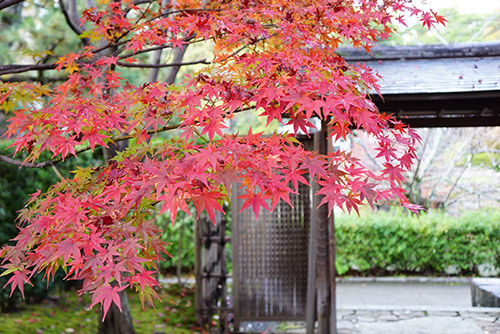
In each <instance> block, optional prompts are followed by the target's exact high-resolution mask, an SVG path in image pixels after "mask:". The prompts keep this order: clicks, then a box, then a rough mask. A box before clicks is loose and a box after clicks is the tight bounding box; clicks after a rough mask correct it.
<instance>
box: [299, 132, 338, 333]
mask: <svg viewBox="0 0 500 334" xmlns="http://www.w3.org/2000/svg"><path fill="white" fill-rule="evenodd" d="M327 137H328V132H327V125H326V122H322V126H321V131H320V132H319V133H317V134H315V135H314V151H316V152H318V153H320V154H327V153H328V144H327ZM312 182H313V183H312V191H313V196H314V198H313V210H312V215H311V232H310V246H309V282H308V284H309V285H308V296H307V303H308V306H307V315H306V320H307V329H306V330H307V333H308V334H311V333H313V329H314V327H313V326H314V310H316V314H317V318H318V333H319V334H336V333H337V327H336V312H335V234H334V233H335V230H334V225H333V216H331V217H328V207H327V206H326V205H322V206H321V207H319V208H318V205H319V203H320V202H321V199H322V196H315V194H316V193H317V191H318V190H319V185H318V184H317V182H316V181H315V180H313V181H312ZM314 294H316V307H314V306H313V305H314Z"/></svg>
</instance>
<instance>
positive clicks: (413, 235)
mask: <svg viewBox="0 0 500 334" xmlns="http://www.w3.org/2000/svg"><path fill="white" fill-rule="evenodd" d="M335 231H336V247H337V254H336V267H337V272H338V274H339V275H343V274H346V273H348V272H354V273H358V274H363V275H370V274H387V273H390V272H392V273H403V274H435V275H442V274H445V271H446V268H449V267H450V266H452V267H454V268H455V269H456V270H458V274H475V273H477V266H478V265H479V264H483V263H489V264H492V265H494V266H496V267H497V268H499V267H500V265H499V260H500V249H499V246H500V245H499V241H500V211H498V210H490V211H481V212H471V213H468V214H465V215H462V216H461V217H458V218H455V217H449V216H446V215H445V214H443V213H435V212H434V213H430V214H426V213H424V214H422V215H420V218H417V217H416V216H414V215H406V214H403V213H401V212H392V213H386V212H380V211H379V212H374V213H371V214H364V215H362V216H361V217H354V216H347V215H339V216H337V217H336V219H335Z"/></svg>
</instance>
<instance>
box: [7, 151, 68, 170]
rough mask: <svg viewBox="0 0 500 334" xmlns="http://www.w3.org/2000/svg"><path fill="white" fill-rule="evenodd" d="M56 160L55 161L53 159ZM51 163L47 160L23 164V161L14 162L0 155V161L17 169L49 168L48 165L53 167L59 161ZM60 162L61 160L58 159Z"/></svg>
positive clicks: (14, 160)
mask: <svg viewBox="0 0 500 334" xmlns="http://www.w3.org/2000/svg"><path fill="white" fill-rule="evenodd" d="M55 160H57V159H55ZM55 160H54V161H53V160H47V161H42V162H36V163H35V162H24V161H21V160H16V159H12V158H9V157H8V156H6V155H1V154H0V161H3V162H5V163H8V164H11V165H14V166H19V167H27V168H43V167H47V166H50V165H53V164H55V163H57V162H59V161H55ZM60 160H62V159H60Z"/></svg>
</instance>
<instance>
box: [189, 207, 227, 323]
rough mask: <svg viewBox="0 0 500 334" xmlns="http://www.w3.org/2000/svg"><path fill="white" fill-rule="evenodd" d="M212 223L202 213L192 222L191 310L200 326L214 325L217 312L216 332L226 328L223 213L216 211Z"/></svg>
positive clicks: (225, 237) (225, 242) (224, 224)
mask: <svg viewBox="0 0 500 334" xmlns="http://www.w3.org/2000/svg"><path fill="white" fill-rule="evenodd" d="M215 218H216V219H215V220H216V223H215V224H213V223H212V222H211V221H210V219H208V217H207V216H206V215H205V214H202V215H201V216H200V218H199V219H197V220H196V223H195V243H196V260H195V275H196V290H195V303H196V305H195V308H196V309H195V312H196V318H197V319H196V320H197V322H198V323H199V324H200V325H202V326H204V327H214V326H213V325H214V324H213V323H212V321H213V320H214V315H217V316H218V324H217V326H215V327H217V328H218V332H219V333H227V332H228V306H227V284H226V280H227V277H228V275H227V268H226V251H227V249H226V244H227V243H228V242H229V241H230V239H229V238H228V237H227V236H226V217H225V216H223V215H222V214H220V213H218V214H216V217H215Z"/></svg>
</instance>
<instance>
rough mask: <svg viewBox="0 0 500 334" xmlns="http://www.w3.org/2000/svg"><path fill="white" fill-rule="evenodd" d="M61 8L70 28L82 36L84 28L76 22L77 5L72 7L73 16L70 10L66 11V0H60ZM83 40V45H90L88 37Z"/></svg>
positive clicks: (74, 4)
mask: <svg viewBox="0 0 500 334" xmlns="http://www.w3.org/2000/svg"><path fill="white" fill-rule="evenodd" d="M70 1H73V2H74V0H70ZM59 6H60V7H61V11H62V13H63V15H64V18H65V19H66V22H67V23H68V25H69V26H70V28H71V29H72V30H73V31H74V32H75V33H76V34H77V35H81V34H82V33H83V31H82V28H81V27H80V26H79V25H78V24H77V23H76V22H75V16H77V15H76V3H73V4H72V5H70V10H71V15H70V13H69V12H68V10H67V9H66V6H65V5H64V0H59ZM81 40H82V42H83V44H85V45H89V44H90V40H89V39H88V38H86V37H84V38H81Z"/></svg>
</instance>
